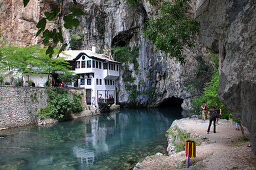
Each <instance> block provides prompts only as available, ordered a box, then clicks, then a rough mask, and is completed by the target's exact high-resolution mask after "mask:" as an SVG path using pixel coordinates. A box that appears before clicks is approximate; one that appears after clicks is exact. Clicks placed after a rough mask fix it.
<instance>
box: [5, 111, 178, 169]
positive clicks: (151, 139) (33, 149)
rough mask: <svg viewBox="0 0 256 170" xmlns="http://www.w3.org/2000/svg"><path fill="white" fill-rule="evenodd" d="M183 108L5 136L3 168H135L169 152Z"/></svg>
mask: <svg viewBox="0 0 256 170" xmlns="http://www.w3.org/2000/svg"><path fill="white" fill-rule="evenodd" d="M179 118H181V110H180V109H177V108H162V109H121V110H120V111H117V112H112V113H105V114H103V115H100V116H94V117H86V118H80V119H76V120H72V121H68V122H60V123H57V124H54V125H51V126H47V127H36V126H30V127H21V128H14V129H10V130H5V131H0V169H42V170H45V169H71V170H72V169H97V170H98V169H131V168H132V167H133V166H134V165H135V164H136V163H137V162H138V161H141V160H143V158H145V157H146V156H149V155H153V154H156V153H157V152H161V153H164V154H165V153H166V147H167V139H166V137H165V133H166V130H167V129H168V128H169V127H170V125H171V124H172V122H173V121H174V120H175V119H179Z"/></svg>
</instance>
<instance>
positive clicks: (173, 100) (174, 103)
mask: <svg viewBox="0 0 256 170" xmlns="http://www.w3.org/2000/svg"><path fill="white" fill-rule="evenodd" d="M182 103H183V99H181V98H177V97H170V98H167V99H164V100H163V101H162V102H161V103H160V104H159V105H158V107H159V108H160V107H161V108H162V107H176V108H180V109H181V104H182Z"/></svg>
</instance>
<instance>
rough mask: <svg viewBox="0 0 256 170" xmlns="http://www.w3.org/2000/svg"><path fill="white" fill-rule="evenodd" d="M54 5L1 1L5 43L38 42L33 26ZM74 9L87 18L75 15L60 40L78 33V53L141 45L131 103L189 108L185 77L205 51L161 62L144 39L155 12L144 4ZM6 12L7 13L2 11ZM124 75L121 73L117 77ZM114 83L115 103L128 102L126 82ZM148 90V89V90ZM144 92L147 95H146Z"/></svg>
mask: <svg viewBox="0 0 256 170" xmlns="http://www.w3.org/2000/svg"><path fill="white" fill-rule="evenodd" d="M54 3H56V2H55V1H36V0H30V2H29V4H28V6H27V7H26V8H24V7H23V4H22V1H17V2H16V1H15V0H13V1H3V2H2V5H3V6H4V7H5V8H1V9H0V10H1V13H3V14H4V15H3V17H1V19H2V20H1V22H0V23H1V29H2V30H4V31H3V35H4V38H5V39H8V40H9V41H10V42H13V43H17V44H18V45H23V46H26V45H32V44H40V43H41V38H40V37H37V38H36V37H35V34H36V32H37V28H36V23H37V22H38V21H39V20H40V18H41V17H43V16H44V12H45V11H46V10H49V9H50V4H54ZM77 3H78V4H79V6H80V7H81V8H83V10H84V11H85V12H86V13H87V14H88V15H85V16H82V17H80V18H79V19H80V21H81V23H80V25H79V26H78V27H77V28H76V29H74V30H72V31H70V30H67V29H65V28H63V36H64V39H65V42H67V43H68V47H70V46H69V45H70V41H71V36H72V34H83V35H84V37H83V40H82V44H81V47H80V49H91V47H92V46H93V45H95V46H96V48H97V50H96V51H98V52H100V50H99V49H110V48H111V47H113V46H115V45H118V46H135V45H136V46H140V50H139V56H138V58H137V61H138V63H139V68H138V71H137V72H136V71H135V70H134V65H133V63H130V64H129V70H131V71H132V76H133V77H135V81H134V82H133V83H131V85H134V86H136V88H137V90H138V91H140V92H141V93H140V95H137V96H136V98H135V99H134V102H133V104H134V105H140V106H151V107H154V106H158V105H159V104H160V103H161V102H163V101H164V100H165V99H168V98H171V97H176V98H180V99H184V100H183V101H184V103H183V105H182V107H183V108H184V109H188V107H189V105H190V100H189V99H190V95H189V94H188V92H187V91H186V90H185V88H184V79H185V78H184V74H190V73H191V72H192V70H193V69H194V68H195V67H196V66H197V65H198V63H197V62H196V61H195V59H194V57H195V56H203V58H207V51H206V49H204V48H203V47H202V46H200V44H199V43H196V46H195V47H194V48H193V49H185V55H186V56H187V63H186V64H185V65H181V64H180V63H179V62H177V61H176V60H175V59H170V58H166V57H165V56H166V55H165V54H164V53H162V52H160V51H158V50H156V49H155V47H154V46H153V45H152V44H151V43H150V42H149V41H148V40H147V39H145V38H144V37H143V35H142V33H143V28H144V25H145V20H146V19H147V18H151V17H152V16H154V15H155V14H156V13H157V12H158V9H157V8H156V7H155V6H152V5H151V4H150V3H149V2H148V1H147V0H143V1H141V4H139V5H136V6H134V7H132V6H130V5H129V4H128V3H127V2H126V1H116V0H108V1H106V0H97V1H95V0H80V1H77ZM70 5H72V1H65V5H64V6H65V9H67V8H68V7H69V6H70ZM5 9H8V10H5ZM124 74H125V71H124V70H121V75H122V76H123V75H124ZM122 76H121V78H120V79H119V83H118V84H119V86H118V87H117V88H118V98H119V102H120V103H124V104H127V103H128V104H129V103H131V101H130V99H129V95H130V93H131V92H130V91H129V90H127V89H126V88H125V83H124V82H123V80H122ZM152 89H153V90H152ZM149 93H151V94H150V95H149Z"/></svg>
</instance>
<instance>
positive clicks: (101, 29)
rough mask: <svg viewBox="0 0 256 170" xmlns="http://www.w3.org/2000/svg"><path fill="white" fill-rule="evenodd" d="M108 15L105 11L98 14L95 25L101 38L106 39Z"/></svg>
mask: <svg viewBox="0 0 256 170" xmlns="http://www.w3.org/2000/svg"><path fill="white" fill-rule="evenodd" d="M106 17H107V15H106V13H104V12H101V13H100V14H99V15H98V16H96V18H95V26H96V28H97V30H98V33H99V38H100V39H102V40H104V38H105V36H104V35H105V25H106V24H105V19H106Z"/></svg>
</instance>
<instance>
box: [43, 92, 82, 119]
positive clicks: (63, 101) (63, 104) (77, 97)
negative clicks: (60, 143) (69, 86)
mask: <svg viewBox="0 0 256 170" xmlns="http://www.w3.org/2000/svg"><path fill="white" fill-rule="evenodd" d="M47 93H48V106H47V107H46V108H44V109H41V110H40V112H39V115H40V117H41V118H54V119H58V120H61V121H64V120H68V119H70V118H71V113H78V112H80V111H82V110H83V107H82V102H81V94H77V93H74V94H73V99H71V98H69V96H68V93H67V90H66V89H63V88H53V89H48V90H47Z"/></svg>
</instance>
